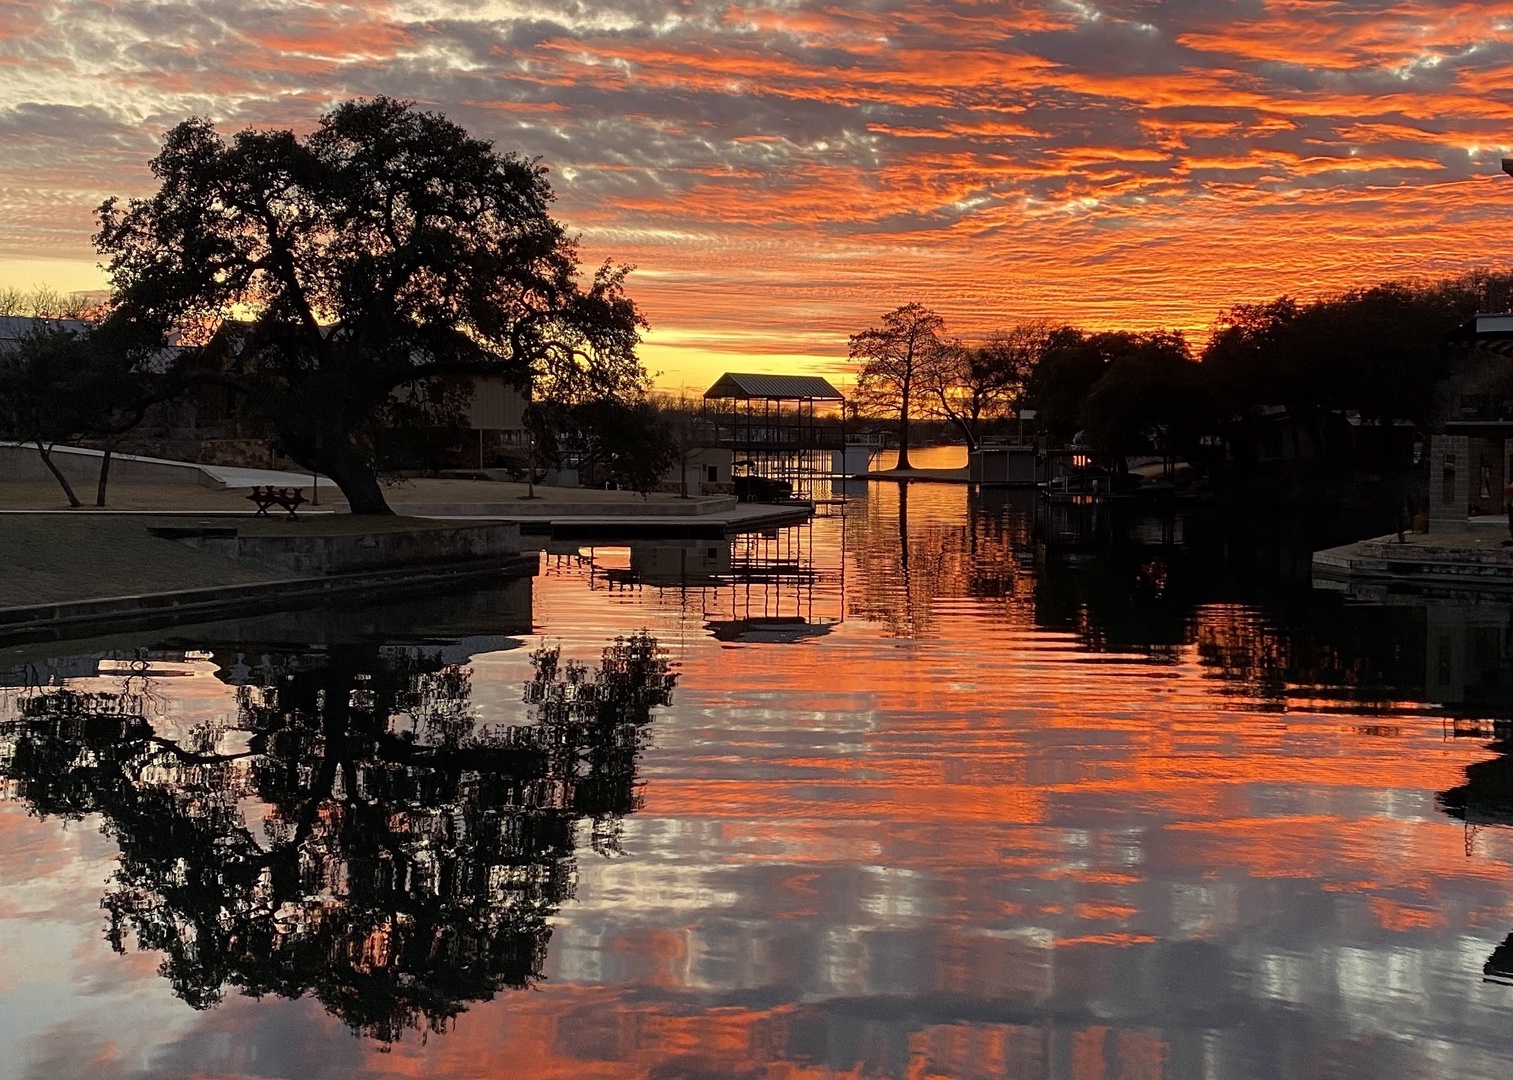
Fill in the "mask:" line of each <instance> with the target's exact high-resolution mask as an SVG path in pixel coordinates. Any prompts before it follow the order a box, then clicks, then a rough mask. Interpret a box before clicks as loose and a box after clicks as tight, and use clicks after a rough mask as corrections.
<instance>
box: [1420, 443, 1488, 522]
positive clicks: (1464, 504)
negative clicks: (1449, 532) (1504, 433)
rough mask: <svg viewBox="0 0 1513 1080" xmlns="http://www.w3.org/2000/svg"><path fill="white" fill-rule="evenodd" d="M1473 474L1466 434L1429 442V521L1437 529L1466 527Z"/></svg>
mask: <svg viewBox="0 0 1513 1080" xmlns="http://www.w3.org/2000/svg"><path fill="white" fill-rule="evenodd" d="M1478 441H1480V440H1478ZM1471 473H1472V463H1471V439H1469V438H1468V437H1466V436H1464V435H1435V436H1434V437H1433V438H1432V439H1430V441H1429V520H1430V521H1431V522H1432V523H1433V525H1434V527H1436V528H1440V529H1444V528H1455V529H1464V528H1465V527H1466V514H1467V510H1468V508H1469V507H1470V503H1471Z"/></svg>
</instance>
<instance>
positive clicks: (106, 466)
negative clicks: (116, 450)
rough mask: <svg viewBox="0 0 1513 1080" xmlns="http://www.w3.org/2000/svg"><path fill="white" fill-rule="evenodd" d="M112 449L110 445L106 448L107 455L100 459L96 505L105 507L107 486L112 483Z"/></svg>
mask: <svg viewBox="0 0 1513 1080" xmlns="http://www.w3.org/2000/svg"><path fill="white" fill-rule="evenodd" d="M111 449H112V447H111V446H110V444H109V443H107V444H106V446H105V453H104V454H103V455H102V456H101V458H100V482H99V483H98V484H97V485H95V505H96V506H104V505H105V485H106V484H107V483H109V482H110V452H111Z"/></svg>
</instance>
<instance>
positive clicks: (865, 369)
mask: <svg viewBox="0 0 1513 1080" xmlns="http://www.w3.org/2000/svg"><path fill="white" fill-rule="evenodd" d="M944 330H945V320H944V319H942V318H941V317H940V316H939V315H937V314H936V313H935V312H933V311H931V310H930V309H929V308H927V307H925V306H924V305H923V304H904V305H903V306H902V307H896V308H894V309H893V310H892V311H890V312H888V313H887V314H885V315H884V316H883V318H882V325H881V326H875V327H869V328H868V329H866V330H863V331H862V332H861V333H859V334H852V335H851V359H853V360H856V361H858V362H859V363H860V365H861V366H860V369H859V370H858V372H857V377H856V394H857V397H858V398H860V399H861V402H862V404H863V406H864V407H867V408H871V409H875V410H877V411H879V412H882V411H886V412H893V413H897V414H898V464H897V465H896V466H895V467H896V468H899V469H908V468H910V467H911V466H910V464H909V421H910V420H911V419H912V415H913V412H914V410H915V409H916V408H918V407H919V396H920V394H921V392H922V389H923V385H922V384H923V383H924V381H925V378H926V370H927V368H929V367H930V366H931V365H933V364H937V363H939V362H940V354H941V352H942V350H944V349H947V348H949V347H951V346H949V345H947V344H946V343H945V342H943V341H942V340H941V334H942V333H943V332H944Z"/></svg>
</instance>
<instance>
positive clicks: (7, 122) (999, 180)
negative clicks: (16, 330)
mask: <svg viewBox="0 0 1513 1080" xmlns="http://www.w3.org/2000/svg"><path fill="white" fill-rule="evenodd" d="M13 10H14V13H15V17H14V18H13V19H12V20H11V25H10V26H8V27H6V28H3V29H0V134H3V135H4V136H5V138H6V141H7V147H8V153H7V155H6V159H5V161H4V162H3V163H0V287H3V286H19V287H23V288H24V287H30V286H32V285H39V284H40V285H48V286H51V287H55V288H60V289H68V290H77V289H91V288H99V287H102V286H103V284H104V278H103V275H102V274H101V273H100V272H99V270H98V269H97V268H96V267H95V265H94V264H95V257H94V254H93V252H92V250H91V249H90V244H89V236H90V234H91V232H92V231H93V228H94V223H93V219H92V211H93V208H94V206H95V205H97V204H98V203H99V202H100V201H101V200H102V199H103V198H105V197H106V196H107V195H112V194H116V195H139V194H143V193H145V192H146V191H147V190H149V189H150V176H149V175H148V172H147V169H146V162H147V161H148V159H149V158H150V157H151V156H152V155H153V153H154V152H155V149H156V147H157V144H158V141H159V139H160V138H161V135H162V133H163V131H164V130H166V129H167V128H168V127H169V126H171V125H172V124H173V123H176V122H177V121H179V120H181V119H183V118H184V117H185V116H188V115H191V114H200V115H208V116H210V117H211V118H212V119H214V120H215V121H216V122H217V123H218V125H219V126H221V128H222V130H224V131H227V132H229V131H233V130H236V129H239V128H241V127H243V126H247V125H258V126H286V127H294V128H296V129H301V130H303V129H308V127H309V126H310V125H311V124H312V123H313V122H314V120H315V118H316V117H318V116H319V115H320V113H321V112H323V111H324V110H325V109H327V108H329V107H330V106H331V104H333V103H334V102H336V101H338V100H340V99H343V98H346V97H351V96H362V95H372V94H378V93H387V94H391V95H394V96H399V97H406V98H413V99H415V100H418V101H420V102H422V103H424V104H426V105H427V106H434V107H435V108H437V109H440V110H441V111H444V112H446V113H447V114H448V115H450V116H452V117H453V118H454V119H456V120H457V121H458V122H460V123H462V124H463V125H465V126H466V127H468V128H469V129H470V130H471V131H473V132H474V133H475V134H478V135H481V136H484V137H487V138H491V139H493V140H495V142H496V143H497V144H498V145H499V146H500V147H501V149H518V150H519V151H520V152H522V153H525V154H527V155H531V156H535V155H540V156H541V157H542V158H543V160H544V161H546V163H547V164H548V165H549V166H550V167H551V169H552V182H553V184H554V186H555V188H556V190H557V192H558V196H559V198H558V202H557V206H556V213H557V214H558V215H559V216H560V217H561V218H562V220H563V221H564V222H565V223H566V224H567V225H568V226H569V227H570V228H571V229H574V230H576V231H577V232H578V233H579V234H580V235H581V237H582V249H583V255H584V262H585V265H588V266H592V265H593V264H595V263H597V262H598V261H600V260H601V259H603V258H613V259H615V260H616V261H620V262H627V263H632V264H635V265H636V266H637V267H638V270H637V272H636V273H635V274H634V275H633V276H632V279H631V289H632V295H633V296H635V297H636V299H637V300H638V302H639V303H640V304H641V305H642V307H643V308H644V310H645V312H646V315H647V317H648V318H649V320H650V321H651V324H652V326H653V331H652V333H651V335H650V336H649V338H648V341H647V344H646V347H645V350H644V358H645V360H646V363H647V366H648V368H649V369H651V370H652V371H654V372H661V375H660V377H659V380H658V381H659V385H660V386H662V387H663V388H664V389H676V388H677V387H678V386H680V385H686V386H688V387H689V388H696V387H700V386H702V385H707V384H708V383H709V382H710V381H712V380H713V378H714V377H715V376H717V375H718V374H719V373H720V371H722V370H727V369H738V368H744V369H748V370H756V371H762V370H799V371H805V372H814V373H819V374H828V375H832V376H834V375H839V374H840V373H842V372H844V371H846V370H847V364H846V361H845V352H846V338H847V336H848V335H849V334H850V333H853V332H855V331H856V330H859V329H861V328H863V327H865V326H867V325H869V324H871V323H873V322H875V321H876V320H877V318H878V316H879V315H880V314H881V313H882V312H883V311H885V310H887V309H888V308H891V307H893V306H895V305H897V304H899V303H904V302H906V301H910V300H920V301H922V302H924V303H927V304H930V305H932V306H934V307H936V308H937V309H938V310H939V311H941V313H942V314H943V315H944V316H945V317H946V318H947V321H948V323H949V325H950V327H951V329H952V330H953V331H954V332H956V333H959V334H962V335H964V336H967V337H974V336H979V335H981V334H983V333H986V332H987V331H989V330H991V329H993V328H995V327H996V326H999V325H1003V324H1006V323H1009V322H1012V321H1016V320H1018V319H1023V318H1049V319H1053V320H1056V321H1064V322H1072V323H1076V324H1078V325H1083V326H1087V327H1092V328H1110V327H1114V326H1122V327H1128V328H1131V329H1150V328H1154V327H1158V326H1163V327H1169V328H1173V329H1180V330H1183V331H1185V332H1186V333H1188V334H1189V335H1190V336H1193V337H1198V338H1201V336H1202V335H1203V332H1204V331H1205V330H1206V328H1207V327H1208V326H1209V325H1210V324H1211V323H1212V322H1213V320H1214V318H1215V317H1216V316H1217V315H1218V314H1219V313H1220V312H1221V311H1222V310H1223V309H1224V308H1226V307H1228V306H1229V305H1230V304H1233V303H1236V302H1245V301H1259V300H1265V299H1270V298H1272V297H1275V296H1277V295H1280V294H1282V293H1293V294H1297V295H1302V296H1305V297H1306V296H1313V295H1317V294H1320V293H1323V292H1329V291H1334V290H1338V289H1341V288H1346V287H1349V286H1353V285H1361V284H1367V283H1370V282H1373V281H1377V280H1381V279H1386V278H1401V277H1419V278H1433V277H1440V276H1445V275H1451V274H1456V273H1460V272H1463V271H1465V270H1468V269H1471V268H1475V267H1480V266H1496V265H1499V264H1500V263H1501V262H1502V261H1503V257H1502V256H1501V253H1500V252H1499V251H1497V250H1496V248H1495V245H1494V244H1493V243H1492V242H1491V238H1492V237H1493V236H1495V231H1496V227H1497V224H1498V223H1499V222H1500V221H1501V219H1502V215H1503V214H1506V213H1508V212H1509V211H1513V181H1509V180H1508V179H1507V178H1506V177H1504V176H1502V175H1501V173H1500V172H1499V168H1498V164H1499V158H1500V157H1501V156H1502V155H1503V154H1504V153H1505V152H1507V149H1508V144H1507V143H1505V142H1504V140H1509V141H1510V142H1513V134H1510V128H1513V93H1510V89H1513V0H1493V2H1489V3H1481V4H1473V3H1467V2H1461V0H1395V2H1389V0H1237V2H1235V3H1229V4H1224V5H1214V4H1210V3H1202V2H1200V0H1132V2H1128V3H1123V4H1119V5H1112V4H1105V5H1099V4H1097V3H1092V2H1084V0H1004V2H1000V3H973V2H969V0H959V2H955V3H928V4H927V3H920V2H916V0H904V2H900V3H890V4H883V3H878V4H872V5H868V6H866V7H865V8H856V9H847V10H840V9H836V8H831V7H825V6H821V5H816V4H809V3H781V4H765V5H764V4H747V5H743V6H733V5H725V4H715V3H710V2H707V0H695V2H692V3H690V4H687V5H683V6H680V7H678V8H676V9H675V10H669V9H667V8H666V7H664V6H661V5H642V6H634V5H631V6H627V5H615V6H609V5H603V6H599V5H592V4H585V5H579V6H576V7H573V8H571V9H564V11H555V10H551V9H548V8H543V7H537V6H533V5H529V4H526V3H523V2H515V0H477V2H473V0H391V2H389V3H387V4H384V5H377V6H373V7H358V6H343V5H332V4H321V3H292V2H289V3H279V2H265V3H264V4H261V5H252V6H244V7H239V8H237V9H236V10H223V8H222V7H221V6H213V5H209V4H206V3H203V2H202V0H200V2H196V0H189V2H187V3H185V4H181V5H176V6H174V7H173V8H169V7H167V6H165V5H158V4H138V5H122V6H113V7H107V6H102V5H91V4H86V3H81V2H78V0H64V2H61V3H55V4H52V5H49V6H43V5H40V4H29V3H23V4H20V5H14V6H13Z"/></svg>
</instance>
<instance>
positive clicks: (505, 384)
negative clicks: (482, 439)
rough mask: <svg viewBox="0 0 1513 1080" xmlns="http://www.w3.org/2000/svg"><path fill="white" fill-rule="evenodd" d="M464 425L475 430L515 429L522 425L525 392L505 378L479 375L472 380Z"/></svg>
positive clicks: (523, 420)
mask: <svg viewBox="0 0 1513 1080" xmlns="http://www.w3.org/2000/svg"><path fill="white" fill-rule="evenodd" d="M468 425H469V426H470V427H472V428H473V429H474V430H477V431H519V430H522V429H523V428H524V427H525V395H524V394H522V393H521V392H520V391H519V390H518V389H516V387H515V385H514V384H513V383H511V382H510V381H509V380H508V379H505V378H502V377H501V376H498V375H483V376H479V377H478V378H476V379H474V380H473V398H472V400H471V401H470V402H468Z"/></svg>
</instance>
